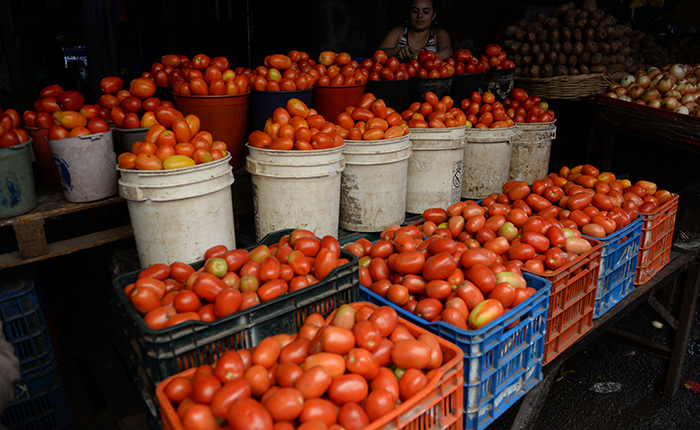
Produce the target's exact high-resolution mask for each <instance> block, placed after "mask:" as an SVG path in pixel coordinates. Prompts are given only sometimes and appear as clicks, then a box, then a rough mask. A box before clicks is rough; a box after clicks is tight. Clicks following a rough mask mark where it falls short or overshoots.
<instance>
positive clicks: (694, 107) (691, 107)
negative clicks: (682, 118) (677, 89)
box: [683, 102, 698, 112]
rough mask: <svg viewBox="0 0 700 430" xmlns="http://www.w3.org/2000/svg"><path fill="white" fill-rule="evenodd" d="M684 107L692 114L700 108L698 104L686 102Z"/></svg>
mask: <svg viewBox="0 0 700 430" xmlns="http://www.w3.org/2000/svg"><path fill="white" fill-rule="evenodd" d="M683 106H685V107H687V108H688V110H689V111H690V112H695V110H697V108H698V104H697V103H695V102H686V103H683Z"/></svg>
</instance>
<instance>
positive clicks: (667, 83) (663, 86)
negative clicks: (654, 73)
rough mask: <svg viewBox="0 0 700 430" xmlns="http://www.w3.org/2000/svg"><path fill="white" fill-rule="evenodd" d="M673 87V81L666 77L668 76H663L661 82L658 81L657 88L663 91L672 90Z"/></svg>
mask: <svg viewBox="0 0 700 430" xmlns="http://www.w3.org/2000/svg"><path fill="white" fill-rule="evenodd" d="M672 88H673V82H671V80H670V79H669V78H668V77H666V78H661V79H660V80H659V82H657V83H656V89H657V90H659V91H660V92H662V93H665V92H666V91H671V89H672Z"/></svg>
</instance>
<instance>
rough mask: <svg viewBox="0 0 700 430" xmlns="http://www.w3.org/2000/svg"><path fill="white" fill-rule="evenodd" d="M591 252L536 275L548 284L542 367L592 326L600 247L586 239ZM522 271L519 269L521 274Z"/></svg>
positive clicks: (601, 245)
mask: <svg viewBox="0 0 700 430" xmlns="http://www.w3.org/2000/svg"><path fill="white" fill-rule="evenodd" d="M586 240H588V242H589V243H590V244H591V245H592V247H591V249H590V250H588V251H587V252H585V253H583V254H581V256H579V258H577V259H575V260H574V261H571V262H569V263H567V264H566V265H564V266H563V267H560V268H559V269H557V270H555V271H554V272H552V273H545V274H537V276H539V277H542V278H544V279H546V280H548V281H549V282H551V283H552V289H551V292H550V295H549V314H548V317H547V331H546V333H545V344H544V356H543V357H542V364H543V365H544V364H547V363H549V362H550V361H552V359H554V358H555V357H556V356H557V355H559V354H560V353H561V352H562V351H564V350H565V349H566V348H568V347H569V345H571V344H572V343H574V342H575V341H576V340H577V339H578V338H580V337H581V336H582V335H583V334H584V333H586V332H588V331H589V330H590V329H591V327H592V326H593V310H594V308H595V298H596V290H597V289H598V288H597V287H598V273H599V269H600V258H601V250H602V248H603V244H602V243H601V242H600V241H598V240H596V239H591V238H586ZM524 271H525V269H523V272H524Z"/></svg>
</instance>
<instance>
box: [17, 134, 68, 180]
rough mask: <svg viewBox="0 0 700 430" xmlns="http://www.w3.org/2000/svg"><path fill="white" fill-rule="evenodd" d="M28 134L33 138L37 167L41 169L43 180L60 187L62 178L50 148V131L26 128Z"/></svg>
mask: <svg viewBox="0 0 700 430" xmlns="http://www.w3.org/2000/svg"><path fill="white" fill-rule="evenodd" d="M25 130H27V134H29V137H31V138H32V140H33V142H32V149H33V150H34V158H36V165H37V166H38V167H39V173H40V174H41V180H42V181H44V183H46V184H49V185H60V184H61V178H59V176H58V170H56V163H54V161H53V154H51V148H49V139H48V134H49V129H48V128H37V127H25Z"/></svg>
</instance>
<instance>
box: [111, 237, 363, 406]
mask: <svg viewBox="0 0 700 430" xmlns="http://www.w3.org/2000/svg"><path fill="white" fill-rule="evenodd" d="M292 231H293V230H292V229H288V230H281V231H278V232H275V233H271V234H269V235H267V236H266V237H265V238H264V239H263V240H262V242H261V244H265V245H271V244H274V243H277V242H278V241H279V239H280V238H281V237H282V236H284V235H285V234H289V233H291V232H292ZM249 249H252V247H251V248H249ZM341 256H342V257H344V258H347V259H348V260H350V262H349V263H346V264H344V265H342V266H340V267H336V268H335V269H333V271H332V272H331V273H330V274H329V275H328V276H327V277H326V279H324V280H323V281H321V282H318V283H316V284H314V285H310V286H308V287H306V288H303V289H301V290H299V291H295V292H294V293H290V294H286V295H283V296H281V297H278V298H276V299H274V300H270V301H269V302H265V303H262V304H260V305H257V306H254V307H252V308H249V309H246V310H243V311H240V312H236V313H235V314H233V315H230V316H228V317H225V318H221V319H218V320H216V321H213V322H211V323H206V322H200V321H192V322H186V323H183V324H178V325H176V326H173V327H169V328H165V329H161V330H153V329H151V328H150V327H148V325H146V323H145V322H144V320H143V317H142V316H141V315H139V313H138V312H136V310H135V309H134V308H133V306H132V305H131V303H130V302H129V299H128V298H127V297H126V295H124V292H123V290H124V287H126V286H127V285H129V284H131V283H133V282H134V281H135V280H136V278H137V276H138V273H139V271H135V272H132V273H129V274H126V275H123V276H120V277H118V278H116V279H114V280H113V288H112V289H111V291H112V294H113V296H114V297H113V299H112V301H113V303H112V306H114V307H116V308H117V309H118V310H117V317H116V319H117V320H118V324H119V326H117V327H115V329H114V331H115V332H119V333H122V332H124V333H125V334H126V336H127V338H126V339H125V340H123V341H122V342H121V343H123V344H128V345H129V346H130V348H131V349H132V351H131V352H132V353H133V355H132V356H133V357H134V359H135V362H134V363H132V366H130V367H132V369H133V368H135V369H137V371H138V376H139V377H140V378H142V379H144V380H145V381H146V385H147V387H148V391H149V392H150V393H155V388H156V385H157V384H158V383H159V382H160V381H162V380H163V379H165V378H167V377H168V376H171V375H174V374H176V373H178V372H181V371H183V370H186V369H189V368H191V367H195V366H200V365H202V364H210V363H213V362H214V361H216V360H217V359H218V358H219V356H220V355H221V354H222V353H223V352H225V351H228V350H232V349H241V348H248V347H252V346H255V345H257V344H258V342H259V341H260V340H262V339H263V338H265V337H267V336H269V335H270V334H277V333H295V332H296V331H297V330H298V329H299V327H301V325H302V323H303V321H304V318H306V316H307V315H309V314H311V313H314V312H316V313H320V314H321V315H323V316H327V315H329V314H330V313H331V312H332V311H333V310H334V309H335V308H337V307H339V306H340V305H342V304H346V303H352V302H355V301H357V300H358V299H359V281H358V278H359V275H358V271H359V268H358V260H357V257H356V256H355V255H353V254H351V253H349V252H346V251H341ZM203 264H204V262H203V261H199V262H197V263H194V264H192V266H193V267H195V268H199V267H201V266H202V265H203Z"/></svg>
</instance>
